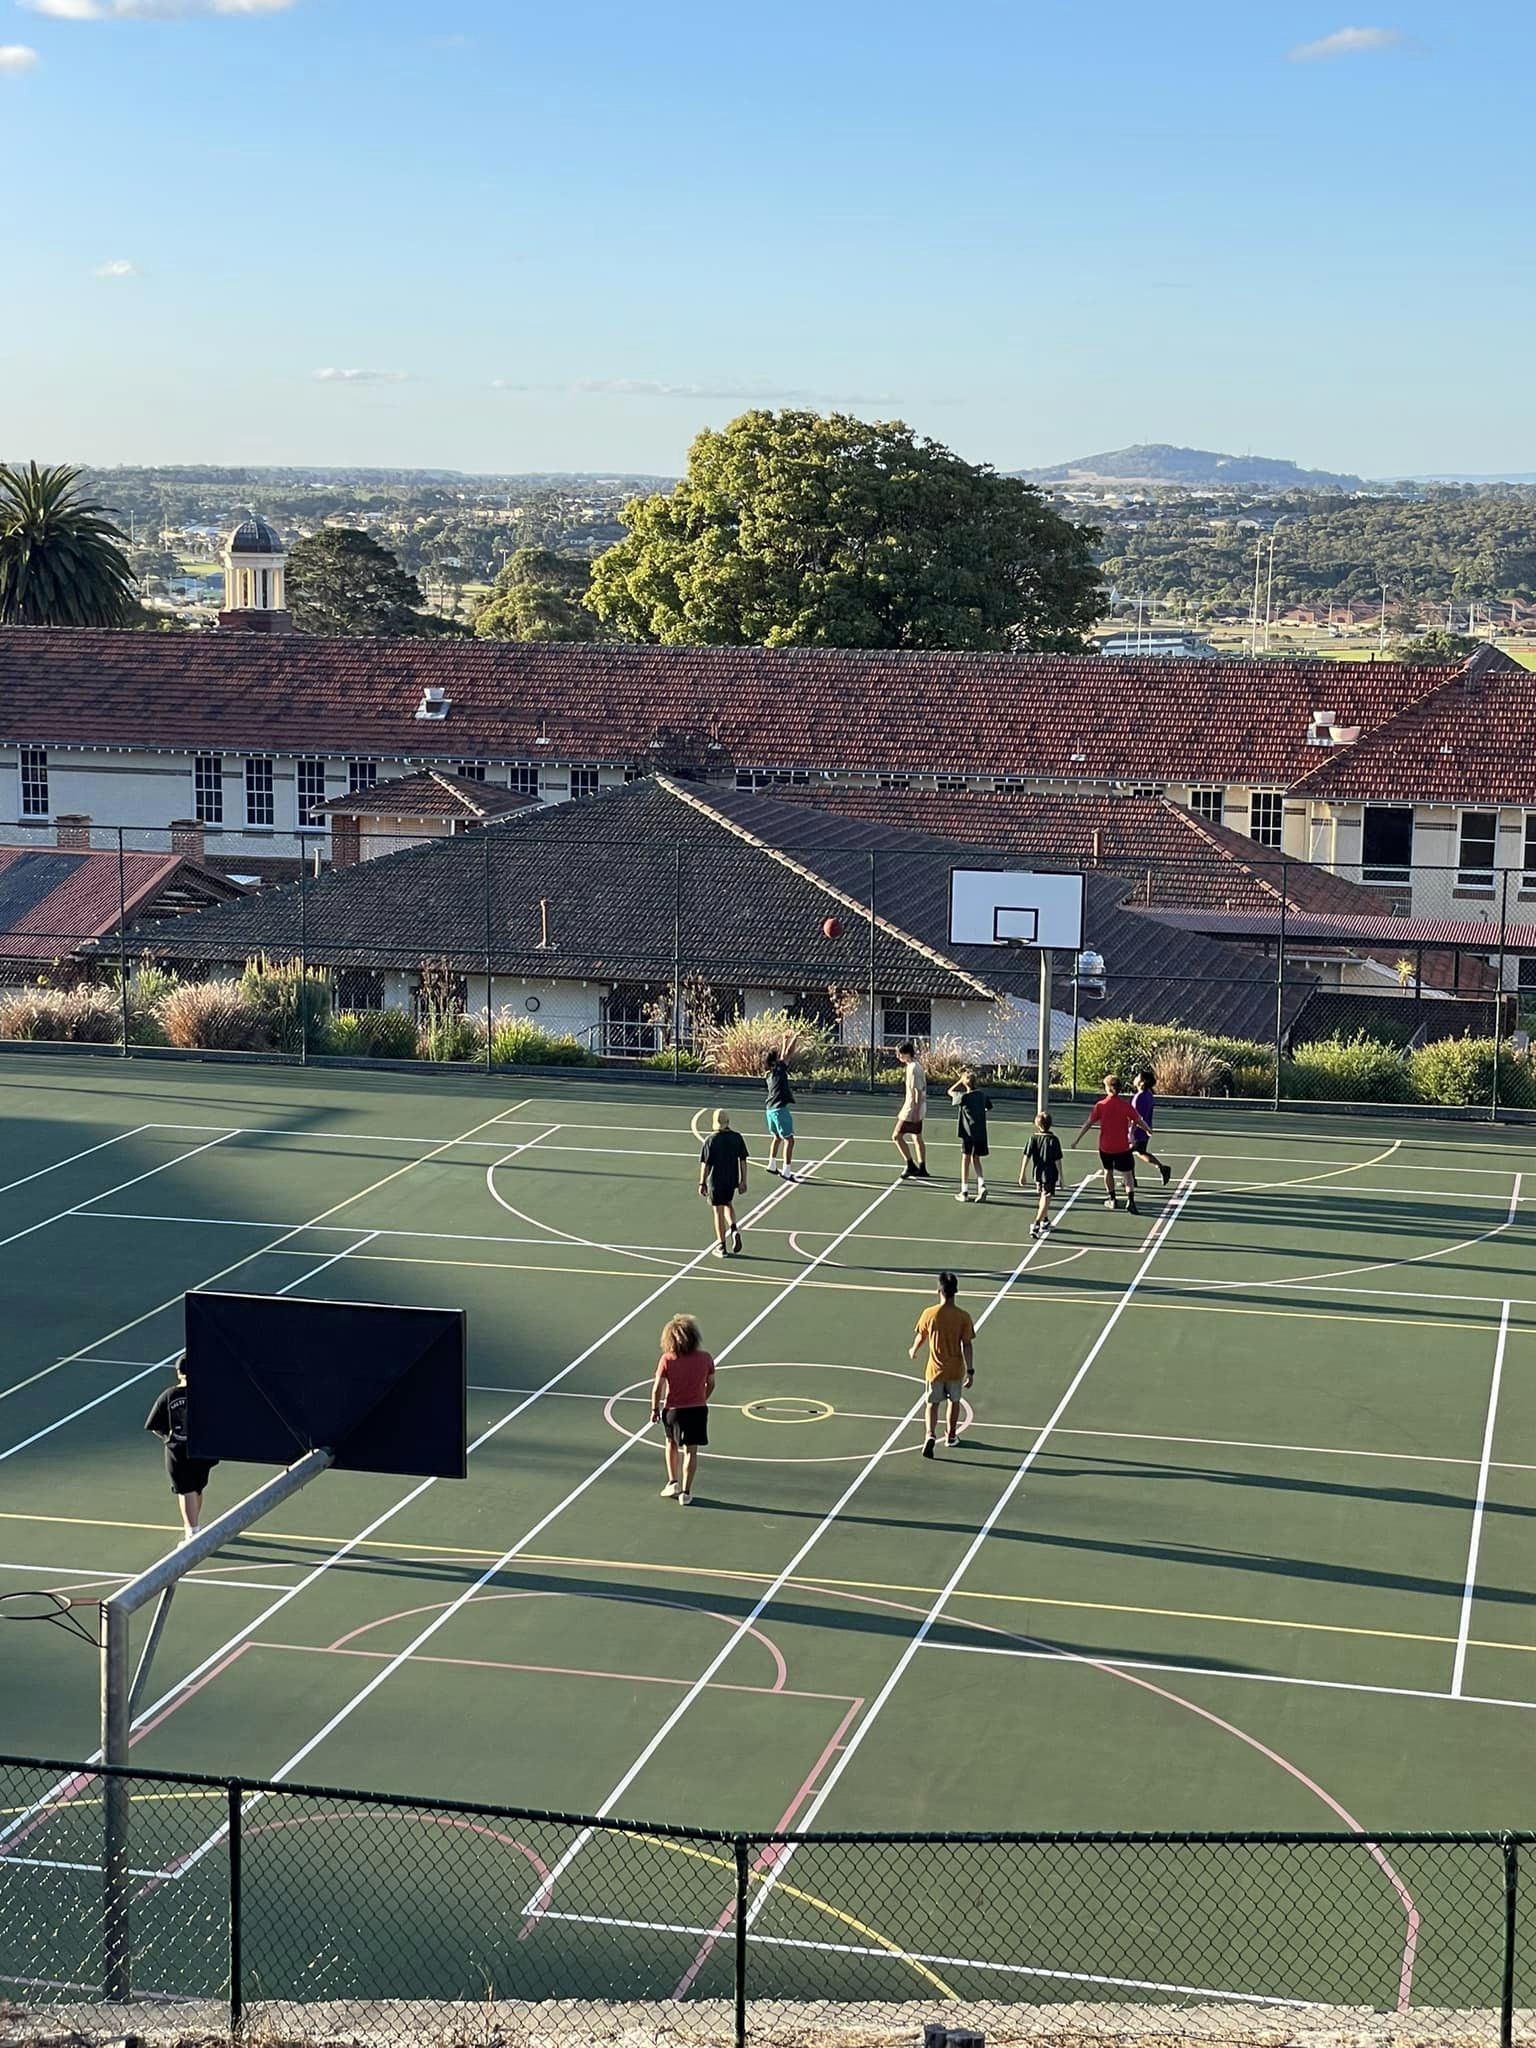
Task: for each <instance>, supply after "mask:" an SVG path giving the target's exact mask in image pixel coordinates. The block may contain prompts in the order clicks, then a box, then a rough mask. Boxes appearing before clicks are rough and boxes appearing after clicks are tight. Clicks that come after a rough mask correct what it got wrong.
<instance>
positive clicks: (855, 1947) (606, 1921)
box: [542, 1912, 1326, 2031]
mask: <svg viewBox="0 0 1536 2048" xmlns="http://www.w3.org/2000/svg"><path fill="white" fill-rule="evenodd" d="M542 1918H544V1919H546V1920H566V1921H570V1922H573V1923H574V1924H575V1925H577V1926H582V1927H627V1928H632V1929H634V1930H635V1931H636V1932H637V1933H641V1934H686V1935H688V1936H689V1937H690V1939H691V1938H693V1937H695V1936H701V1937H704V1938H705V1939H709V1940H715V1941H718V1939H719V1938H720V1930H719V1928H718V1927H683V1926H681V1925H679V1924H678V1923H677V1922H676V1921H673V1920H624V1919H620V1918H619V1917H617V1916H616V1915H613V1914H608V1913H554V1912H550V1913H545V1914H543V1915H542ZM753 1940H754V1942H756V1943H758V1944H760V1945H761V1946H762V1947H763V1948H798V1949H809V1950H811V1951H813V1952H815V1953H818V1954H821V1955H832V1956H874V1957H876V1958H878V1960H879V1961H881V1962H884V1963H890V1962H907V1963H930V1964H932V1965H933V1966H934V1967H935V1968H936V1969H946V1970H991V1971H994V1972H995V1973H996V1974H997V1975H998V1976H1002V1977H1043V1978H1046V1979H1048V1980H1050V1981H1052V1982H1054V1983H1059V1984H1107V1985H1110V1986H1113V1987H1114V1988H1115V1989H1117V1990H1122V1991H1167V1992H1172V1993H1176V1994H1178V1995H1179V1996H1181V1997H1185V1998H1219V1999H1222V2000H1225V2001H1228V2002H1230V2003H1240V2004H1243V2005H1282V2006H1285V2007H1287V2008H1288V2009H1291V2010H1294V2011H1303V2012H1313V2011H1318V2012H1321V2011H1324V2010H1326V2008H1325V2007H1323V2006H1321V2005H1320V2004H1319V2003H1318V2002H1317V2001H1316V2000H1314V1999H1308V1998H1276V1997H1271V1996H1269V1995H1267V1994H1265V1993H1263V1992H1259V1991H1220V1990H1216V1989H1213V1988H1212V1987H1210V1986H1207V1985H1203V1984H1163V1983H1159V1982H1157V1981H1156V1980H1155V1979H1153V1978H1150V1977H1106V1976H1102V1975H1100V1974H1099V1973H1098V1972H1096V1971H1092V1970H1050V1969H1046V1968H1045V1967H1044V1966H1043V1965H1034V1964H1030V1963H991V1962H988V1961H987V1960H986V1958H985V1957H984V1956H931V1955H921V1954H919V1953H918V1951H917V1950H916V1949H889V1948H865V1947H862V1946H860V1945H859V1944H858V1943H855V1942H846V1941H812V1940H809V1939H807V1938H806V1937H805V1936H804V1935H790V1934H756V1935H754V1936H753ZM1148 2031H1150V2030H1148Z"/></svg>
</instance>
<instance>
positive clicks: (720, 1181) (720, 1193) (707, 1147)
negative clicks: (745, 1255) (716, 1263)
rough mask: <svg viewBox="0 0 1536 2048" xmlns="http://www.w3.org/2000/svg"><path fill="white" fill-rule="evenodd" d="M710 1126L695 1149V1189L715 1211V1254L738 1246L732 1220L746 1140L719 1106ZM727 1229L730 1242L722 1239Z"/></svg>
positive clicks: (741, 1190) (742, 1184) (742, 1186)
mask: <svg viewBox="0 0 1536 2048" xmlns="http://www.w3.org/2000/svg"><path fill="white" fill-rule="evenodd" d="M711 1121H712V1123H713V1126H714V1128H713V1129H712V1130H711V1132H710V1134H709V1136H708V1137H707V1138H706V1139H705V1140H704V1144H703V1147H702V1149H701V1150H700V1152H699V1193H700V1194H701V1195H702V1196H704V1198H705V1199H706V1200H707V1201H708V1203H709V1205H710V1207H711V1209H713V1211H714V1215H715V1257H716V1258H717V1259H723V1258H724V1257H725V1256H726V1253H727V1251H732V1252H739V1251H740V1250H741V1229H740V1226H739V1225H738V1224H737V1221H736V1206H735V1204H736V1197H737V1195H738V1194H745V1193H746V1189H747V1141H746V1139H745V1138H744V1137H743V1136H742V1135H741V1133H740V1131H733V1130H732V1129H731V1120H730V1118H729V1117H728V1116H727V1115H726V1113H725V1111H724V1110H723V1109H717V1110H716V1111H715V1113H714V1116H713V1118H712V1119H711ZM727 1232H729V1235H730V1243H729V1244H727V1243H726V1236H727Z"/></svg>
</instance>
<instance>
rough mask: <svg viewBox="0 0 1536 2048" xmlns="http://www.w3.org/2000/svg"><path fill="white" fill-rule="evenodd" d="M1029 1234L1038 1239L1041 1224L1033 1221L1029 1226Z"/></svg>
mask: <svg viewBox="0 0 1536 2048" xmlns="http://www.w3.org/2000/svg"><path fill="white" fill-rule="evenodd" d="M1029 1234H1030V1236H1031V1237H1033V1238H1037V1239H1038V1237H1039V1235H1040V1226H1039V1224H1038V1223H1031V1225H1030V1226H1029Z"/></svg>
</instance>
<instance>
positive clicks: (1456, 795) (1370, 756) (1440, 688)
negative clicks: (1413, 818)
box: [1297, 662, 1536, 804]
mask: <svg viewBox="0 0 1536 2048" xmlns="http://www.w3.org/2000/svg"><path fill="white" fill-rule="evenodd" d="M1297 789H1298V793H1299V794H1301V795H1305V796H1309V797H1320V798H1329V799H1338V800H1340V801H1352V800H1361V799H1363V800H1368V801H1371V802H1376V803H1392V802H1399V803H1420V804H1423V803H1448V804H1456V803H1483V804H1497V803H1500V802H1503V803H1517V804H1518V803H1533V802H1536V674H1533V673H1532V672H1531V671H1530V670H1529V669H1524V668H1520V667H1517V666H1515V665H1514V664H1511V665H1510V666H1508V667H1504V666H1502V665H1500V666H1493V665H1491V664H1490V665H1488V666H1480V665H1478V664H1476V663H1475V662H1474V663H1472V664H1469V665H1468V667H1467V669H1465V670H1458V671H1457V672H1456V674H1454V675H1453V676H1451V677H1449V678H1447V677H1445V676H1443V675H1441V676H1438V677H1436V678H1435V679H1434V680H1433V681H1431V682H1429V683H1427V684H1426V687H1425V688H1424V689H1423V690H1422V691H1421V692H1420V693H1419V694H1418V695H1417V696H1416V698H1415V699H1414V700H1413V701H1412V702H1411V703H1409V704H1406V705H1404V706H1403V707H1402V708H1401V709H1400V710H1398V711H1396V712H1395V713H1394V714H1393V715H1392V716H1391V717H1390V718H1388V719H1386V720H1384V721H1383V722H1382V724H1380V725H1378V726H1377V727H1376V728H1375V729H1374V730H1373V731H1371V732H1369V733H1367V734H1365V735H1363V736H1362V738H1361V739H1360V740H1359V741H1357V742H1356V744H1355V745H1354V746H1351V747H1335V748H1330V749H1329V750H1328V752H1327V753H1326V754H1325V755H1324V756H1323V758H1322V759H1321V760H1320V761H1318V762H1317V763H1316V764H1315V765H1314V766H1313V768H1312V769H1311V770H1310V772H1309V773H1308V774H1306V775H1305V776H1303V777H1301V778H1300V781H1299V783H1298V784H1297Z"/></svg>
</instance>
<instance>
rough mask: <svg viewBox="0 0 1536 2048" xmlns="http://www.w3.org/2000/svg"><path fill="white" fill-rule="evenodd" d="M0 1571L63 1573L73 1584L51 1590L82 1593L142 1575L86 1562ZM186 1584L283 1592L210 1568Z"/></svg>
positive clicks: (236, 1590)
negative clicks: (215, 1574)
mask: <svg viewBox="0 0 1536 2048" xmlns="http://www.w3.org/2000/svg"><path fill="white" fill-rule="evenodd" d="M0 1572H31V1573H33V1574H34V1575H36V1576H38V1577H47V1576H48V1575H49V1574H58V1573H62V1574H63V1575H64V1577H65V1578H66V1579H68V1580H69V1582H70V1583H69V1584H68V1585H67V1586H66V1585H57V1586H48V1587H45V1588H44V1591H46V1592H49V1593H80V1592H83V1591H84V1590H85V1588H86V1587H87V1586H126V1585H127V1584H128V1583H129V1582H130V1580H132V1579H135V1578H137V1577H138V1573H137V1572H93V1571H88V1570H87V1569H86V1567H85V1566H84V1565H83V1564H6V1563H0ZM181 1583H182V1585H184V1586H223V1587H226V1588H227V1589H228V1590H229V1591H230V1592H233V1593H246V1592H251V1593H281V1592H282V1591H283V1588H282V1587H281V1586H279V1585H271V1586H267V1585H262V1584H261V1583H260V1582H259V1581H257V1580H255V1579H218V1578H212V1577H210V1576H209V1574H208V1573H207V1572H188V1573H187V1574H186V1576H185V1577H184V1578H183V1579H182V1581H181Z"/></svg>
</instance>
